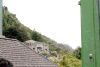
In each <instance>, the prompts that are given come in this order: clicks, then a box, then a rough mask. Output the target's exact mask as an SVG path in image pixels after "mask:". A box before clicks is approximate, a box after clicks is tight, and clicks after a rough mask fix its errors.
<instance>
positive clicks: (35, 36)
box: [32, 31, 42, 42]
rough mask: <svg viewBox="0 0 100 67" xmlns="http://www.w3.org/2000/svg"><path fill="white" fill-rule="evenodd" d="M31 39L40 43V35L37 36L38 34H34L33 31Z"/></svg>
mask: <svg viewBox="0 0 100 67" xmlns="http://www.w3.org/2000/svg"><path fill="white" fill-rule="evenodd" d="M32 39H33V40H35V41H40V42H42V37H41V34H39V33H38V32H36V31H33V33H32Z"/></svg>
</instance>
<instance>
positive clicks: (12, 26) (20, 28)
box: [3, 6, 73, 51]
mask: <svg viewBox="0 0 100 67" xmlns="http://www.w3.org/2000/svg"><path fill="white" fill-rule="evenodd" d="M3 35H4V36H6V37H8V38H14V39H18V40H19V41H22V42H24V41H27V40H32V39H33V40H35V41H40V42H45V43H47V44H49V48H50V50H56V51H60V50H61V49H62V48H64V47H65V45H63V44H62V45H61V46H60V45H59V44H58V43H57V42H56V41H54V40H52V39H50V38H48V37H46V36H45V35H42V34H41V33H39V32H37V31H35V30H31V29H29V28H28V27H26V26H24V25H23V24H21V23H20V21H19V20H18V18H17V17H16V14H12V13H10V12H9V10H8V8H7V7H6V6H4V7H3ZM68 48H71V47H70V46H68V45H66V47H65V48H64V49H63V50H68ZM71 50H72V51H73V49H71Z"/></svg>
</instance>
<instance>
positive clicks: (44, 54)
mask: <svg viewBox="0 0 100 67" xmlns="http://www.w3.org/2000/svg"><path fill="white" fill-rule="evenodd" d="M40 54H41V55H43V56H46V55H47V56H50V55H49V53H47V52H41V53H40Z"/></svg>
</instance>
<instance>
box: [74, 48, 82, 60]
mask: <svg viewBox="0 0 100 67" xmlns="http://www.w3.org/2000/svg"><path fill="white" fill-rule="evenodd" d="M73 55H74V56H75V57H76V58H78V59H81V47H78V48H76V49H75V51H74V52H73Z"/></svg>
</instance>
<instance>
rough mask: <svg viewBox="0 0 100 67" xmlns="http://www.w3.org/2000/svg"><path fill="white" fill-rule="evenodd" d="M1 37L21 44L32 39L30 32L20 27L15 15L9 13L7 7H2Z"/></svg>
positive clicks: (22, 26)
mask: <svg viewBox="0 0 100 67" xmlns="http://www.w3.org/2000/svg"><path fill="white" fill-rule="evenodd" d="M3 35H4V36H6V37H8V38H14V39H18V40H19V41H22V42H23V41H26V40H29V39H32V37H31V36H32V34H31V30H30V29H28V28H27V27H25V26H24V25H22V24H21V23H20V22H19V21H18V19H17V18H16V15H15V14H12V13H10V12H9V11H8V8H7V7H3Z"/></svg>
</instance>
